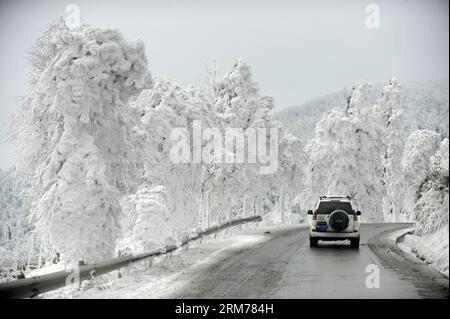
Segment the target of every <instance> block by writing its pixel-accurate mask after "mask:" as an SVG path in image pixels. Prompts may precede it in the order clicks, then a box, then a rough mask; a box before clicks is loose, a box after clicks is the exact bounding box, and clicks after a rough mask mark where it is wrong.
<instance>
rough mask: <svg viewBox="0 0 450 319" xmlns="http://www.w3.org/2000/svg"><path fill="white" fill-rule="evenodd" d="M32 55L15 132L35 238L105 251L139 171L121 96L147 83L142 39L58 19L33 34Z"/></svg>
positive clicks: (83, 251) (95, 253)
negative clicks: (37, 34) (29, 194)
mask: <svg viewBox="0 0 450 319" xmlns="http://www.w3.org/2000/svg"><path fill="white" fill-rule="evenodd" d="M30 60H31V61H32V76H31V94H30V95H29V96H28V97H27V99H26V101H25V103H24V106H23V108H22V110H21V111H20V112H19V113H18V114H17V116H16V119H15V121H14V124H13V127H12V135H13V137H14V139H15V141H16V142H17V145H18V148H19V152H20V155H21V162H20V166H19V169H20V170H21V171H22V172H23V173H24V175H25V176H26V177H27V180H28V182H29V183H30V185H31V190H32V195H33V198H34V200H35V202H34V204H33V208H32V210H33V212H34V213H35V216H36V218H37V220H38V222H37V224H36V228H37V231H38V233H39V235H40V236H41V237H40V240H41V242H42V243H44V245H45V246H44V248H46V251H47V256H48V257H50V255H51V254H54V253H55V252H57V253H59V254H60V255H61V257H62V259H63V260H65V261H69V262H77V261H79V260H83V261H85V262H93V261H98V260H102V259H104V258H107V257H111V256H112V254H113V252H114V250H115V240H116V238H117V236H118V232H119V223H118V218H119V214H120V211H121V207H120V204H119V198H120V196H121V195H120V194H121V193H125V192H127V191H128V189H129V188H132V187H133V186H134V185H135V184H136V179H137V177H138V176H139V175H140V170H139V166H140V163H139V162H140V160H141V159H140V157H139V152H137V151H136V147H135V146H134V143H133V139H135V138H137V137H136V136H135V135H134V130H133V127H134V126H135V122H134V121H135V119H137V114H134V113H133V110H132V109H130V108H129V106H128V101H129V99H130V98H132V97H134V96H136V95H137V94H138V93H139V92H140V91H141V90H142V89H144V88H146V87H149V86H150V85H151V77H150V75H149V73H148V71H147V60H146V57H145V53H144V47H143V45H142V43H140V42H128V41H126V40H124V39H123V38H122V36H121V34H120V33H119V32H118V31H115V30H110V29H104V30H103V29H98V28H93V27H89V26H86V25H82V26H80V27H78V28H73V29H69V28H68V27H67V26H66V25H65V24H64V21H63V20H62V19H61V20H59V21H57V22H56V23H55V24H54V25H52V26H50V28H49V29H48V30H47V31H46V32H45V34H44V35H43V36H42V37H41V38H40V39H39V40H38V41H36V43H35V45H34V46H33V48H32V49H31V52H30Z"/></svg>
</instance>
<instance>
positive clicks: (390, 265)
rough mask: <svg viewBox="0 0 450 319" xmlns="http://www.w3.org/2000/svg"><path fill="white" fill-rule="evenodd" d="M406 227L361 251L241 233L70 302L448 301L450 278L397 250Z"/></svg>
mask: <svg viewBox="0 0 450 319" xmlns="http://www.w3.org/2000/svg"><path fill="white" fill-rule="evenodd" d="M409 227H411V224H364V225H362V231H361V235H362V237H361V247H360V249H359V250H355V249H351V248H350V247H349V245H348V242H328V243H327V242H319V247H318V248H314V249H311V248H310V247H309V242H308V231H307V228H306V227H305V226H278V227H265V228H257V229H247V230H241V231H237V232H235V233H233V234H230V235H229V236H222V237H219V238H217V239H215V240H210V241H208V242H203V243H202V244H201V245H198V246H197V247H194V248H191V249H189V250H188V251H183V252H180V253H178V254H176V255H175V256H172V257H170V258H167V259H165V260H161V261H159V262H155V263H154V264H153V266H152V267H151V268H144V267H145V265H144V264H141V265H139V266H134V269H133V268H132V269H129V270H127V271H128V273H127V274H125V275H124V276H123V277H122V278H121V279H117V272H115V274H114V275H110V276H109V278H107V279H103V281H104V282H102V281H100V282H98V283H96V284H95V285H94V286H93V287H92V288H90V289H87V290H85V291H83V292H76V293H75V294H74V295H73V296H72V297H73V298H446V297H448V278H447V277H445V276H444V275H442V274H440V273H438V272H436V271H434V270H433V269H431V267H429V266H427V265H425V264H424V263H422V262H421V261H419V260H417V259H415V258H413V257H411V256H409V255H407V254H405V253H404V252H402V251H401V250H400V249H399V248H397V247H396V245H395V244H392V242H393V238H394V236H395V234H399V232H398V230H399V229H406V228H409ZM393 231H394V232H393ZM395 231H397V232H395ZM368 265H372V266H369V269H374V266H373V265H376V266H377V267H379V270H380V277H379V279H380V281H379V283H380V286H379V288H368V287H367V286H366V279H367V276H369V275H370V273H369V272H366V270H367V267H368ZM98 279H99V280H100V279H101V278H98ZM372 282H373V281H372ZM67 293H68V291H67V288H64V289H61V290H60V291H59V292H57V291H55V292H52V293H49V294H47V295H46V296H45V297H68V295H67Z"/></svg>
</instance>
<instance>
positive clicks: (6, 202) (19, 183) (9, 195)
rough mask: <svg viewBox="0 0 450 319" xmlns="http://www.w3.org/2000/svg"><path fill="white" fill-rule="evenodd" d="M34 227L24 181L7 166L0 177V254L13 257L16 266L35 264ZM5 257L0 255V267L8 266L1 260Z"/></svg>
mask: <svg viewBox="0 0 450 319" xmlns="http://www.w3.org/2000/svg"><path fill="white" fill-rule="evenodd" d="M34 228H35V227H34V220H32V218H31V216H30V202H29V196H28V195H27V187H26V184H25V182H24V181H23V179H22V177H21V176H20V174H18V172H17V170H16V169H14V168H13V169H10V170H8V171H6V172H4V173H2V174H1V177H0V249H2V253H1V254H0V255H4V256H5V258H6V256H10V257H11V258H13V259H14V260H13V261H14V265H16V266H17V267H19V268H23V267H25V266H26V265H28V264H30V263H34V264H36V263H37V262H38V260H37V259H38V250H37V245H36V244H37V243H36V242H35V241H34V234H33V230H34ZM0 258H1V257H0ZM5 258H1V260H0V267H1V266H11V265H10V263H8V264H7V263H4V261H5V262H6V259H5ZM11 258H7V259H8V260H10V259H11Z"/></svg>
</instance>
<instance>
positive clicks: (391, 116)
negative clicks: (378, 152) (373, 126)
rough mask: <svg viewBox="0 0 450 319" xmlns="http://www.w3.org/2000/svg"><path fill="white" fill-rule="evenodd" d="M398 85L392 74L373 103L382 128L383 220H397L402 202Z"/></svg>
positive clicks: (401, 138) (401, 131) (402, 143)
mask: <svg viewBox="0 0 450 319" xmlns="http://www.w3.org/2000/svg"><path fill="white" fill-rule="evenodd" d="M400 89H401V86H400V84H399V83H398V81H397V79H396V78H393V79H392V80H391V81H390V83H389V85H388V86H385V87H384V88H383V93H382V96H381V98H380V99H379V100H378V102H377V104H376V105H375V106H374V109H375V112H376V113H377V115H378V117H379V121H380V125H381V127H382V128H383V136H382V151H383V166H384V170H383V175H382V179H383V184H384V185H385V187H386V196H385V197H384V199H383V213H384V220H385V221H397V220H398V219H399V217H400V212H401V208H402V207H401V205H402V203H403V196H402V194H403V189H404V185H403V181H404V178H403V172H402V166H401V159H402V155H403V147H404V140H405V139H404V126H403V110H402V109H401V108H400Z"/></svg>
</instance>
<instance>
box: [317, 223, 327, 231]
mask: <svg viewBox="0 0 450 319" xmlns="http://www.w3.org/2000/svg"><path fill="white" fill-rule="evenodd" d="M316 229H317V231H327V230H328V225H327V224H317V225H316Z"/></svg>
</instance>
